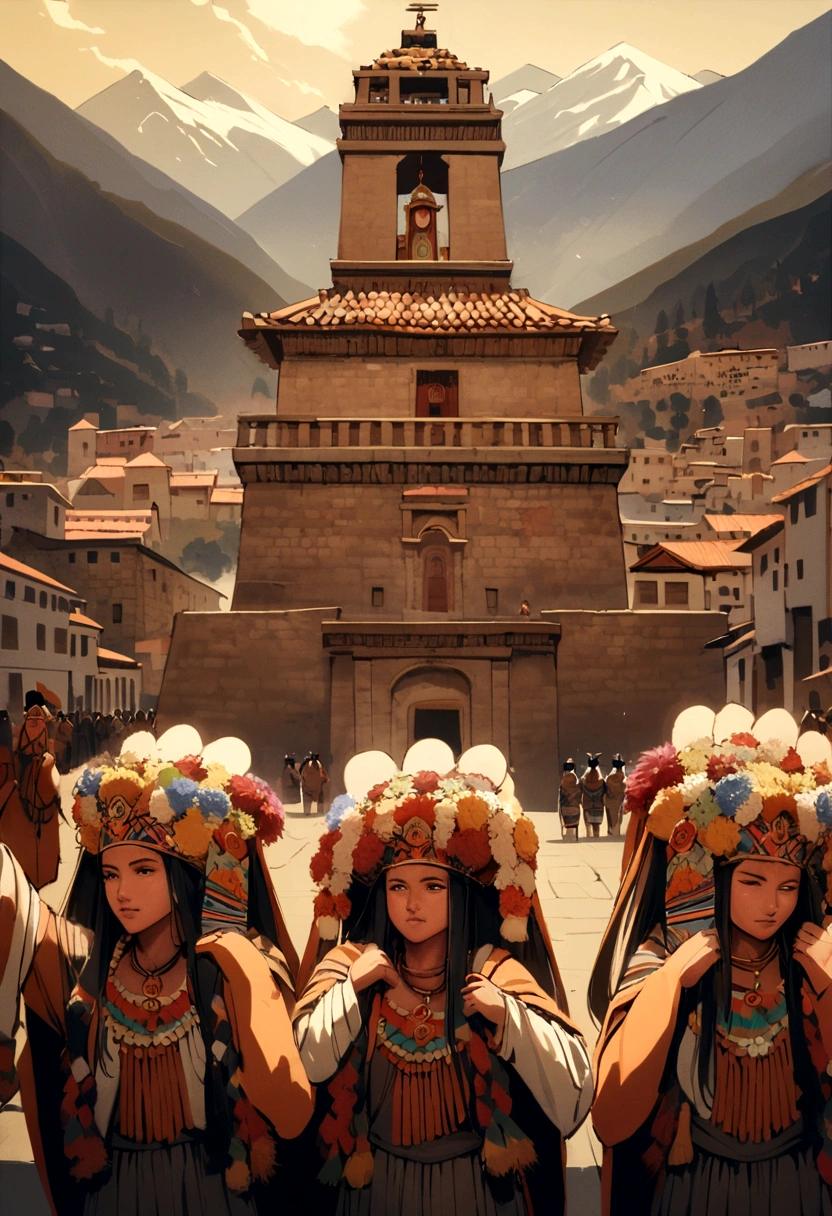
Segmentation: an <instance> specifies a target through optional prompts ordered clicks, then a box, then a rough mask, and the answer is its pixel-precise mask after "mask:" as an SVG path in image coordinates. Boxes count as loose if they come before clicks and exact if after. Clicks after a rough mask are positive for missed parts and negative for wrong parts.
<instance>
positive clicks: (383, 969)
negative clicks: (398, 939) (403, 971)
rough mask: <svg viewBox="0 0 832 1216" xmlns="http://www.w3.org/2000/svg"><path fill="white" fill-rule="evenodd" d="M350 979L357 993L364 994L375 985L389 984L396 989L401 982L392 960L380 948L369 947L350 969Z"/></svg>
mask: <svg viewBox="0 0 832 1216" xmlns="http://www.w3.org/2000/svg"><path fill="white" fill-rule="evenodd" d="M350 979H351V980H352V986H353V988H354V989H355V991H356V992H363V991H364V989H365V988H371V987H372V986H373V984H387V986H388V987H389V988H395V986H396V984H398V982H399V973H398V972H397V971H396V968H395V967H394V966H393V964H392V963H391V962H390V959H389V958H388V957H387V955H386V954H385V953H384V951H383V950H380V949H379V948H378V946H375V945H369V946H368V947H367V949H366V950H365V951H364V952H363V953H362V955H361V958H357V959H356V960H355V962H354V963H353V964H352V966H351V967H350Z"/></svg>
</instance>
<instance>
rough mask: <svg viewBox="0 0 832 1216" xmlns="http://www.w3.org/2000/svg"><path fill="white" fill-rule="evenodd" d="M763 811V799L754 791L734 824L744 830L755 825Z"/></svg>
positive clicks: (735, 818) (738, 812) (737, 815)
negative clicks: (750, 825) (752, 824)
mask: <svg viewBox="0 0 832 1216" xmlns="http://www.w3.org/2000/svg"><path fill="white" fill-rule="evenodd" d="M762 809H763V798H762V795H761V794H760V793H759V791H757V790H752V791H751V793H750V794H749V795H748V797H747V798H746V800H745V802H744V803H743V804H742V806H741V807H739V809H738V810H737V813H736V815H735V816H734V823H736V824H738V825H739V827H741V828H743V827H745V826H746V825H747V824H749V823H753V822H754V820H755V819H756V818H757V816H758V815H759V814H761V812H762Z"/></svg>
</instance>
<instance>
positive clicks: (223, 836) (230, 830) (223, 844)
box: [200, 812, 248, 861]
mask: <svg viewBox="0 0 832 1216" xmlns="http://www.w3.org/2000/svg"><path fill="white" fill-rule="evenodd" d="M200 814H201V812H200ZM214 840H215V841H216V842H217V844H218V845H219V847H220V848H221V849H224V850H225V852H226V853H230V854H231V856H232V857H236V858H237V860H238V861H241V860H242V858H243V857H245V856H246V854H247V853H248V845H247V844H246V842H245V840H243V838H242V836H241V835H240V829H239V828H238V827H237V825H236V824H235V823H234V822H233V821H232V820H231V819H226V820H224V821H223V822H222V823H221V824H220V825H219V827H218V828H216V830H215V831H214Z"/></svg>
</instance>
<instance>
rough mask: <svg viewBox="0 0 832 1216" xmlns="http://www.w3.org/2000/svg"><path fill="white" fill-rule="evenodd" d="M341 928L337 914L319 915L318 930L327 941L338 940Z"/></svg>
mask: <svg viewBox="0 0 832 1216" xmlns="http://www.w3.org/2000/svg"><path fill="white" fill-rule="evenodd" d="M340 928H341V922H340V921H339V920H338V918H337V917H335V916H319V917H318V932H319V933H320V935H321V937H322V938H323V940H324V941H326V942H335V941H337V940H338V933H339V930H340Z"/></svg>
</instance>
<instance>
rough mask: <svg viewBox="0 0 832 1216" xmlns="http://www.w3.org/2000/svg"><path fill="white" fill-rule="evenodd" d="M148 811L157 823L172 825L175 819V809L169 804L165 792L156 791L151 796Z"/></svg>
mask: <svg viewBox="0 0 832 1216" xmlns="http://www.w3.org/2000/svg"><path fill="white" fill-rule="evenodd" d="M148 810H149V811H150V814H151V815H152V816H153V818H154V819H155V820H156V822H157V823H170V821H171V820H172V819H173V807H172V806H171V804H170V803H169V802H168V796H167V794H166V793H165V791H164V790H154V791H153V793H152V794H151V795H150V803H149V806H148Z"/></svg>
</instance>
